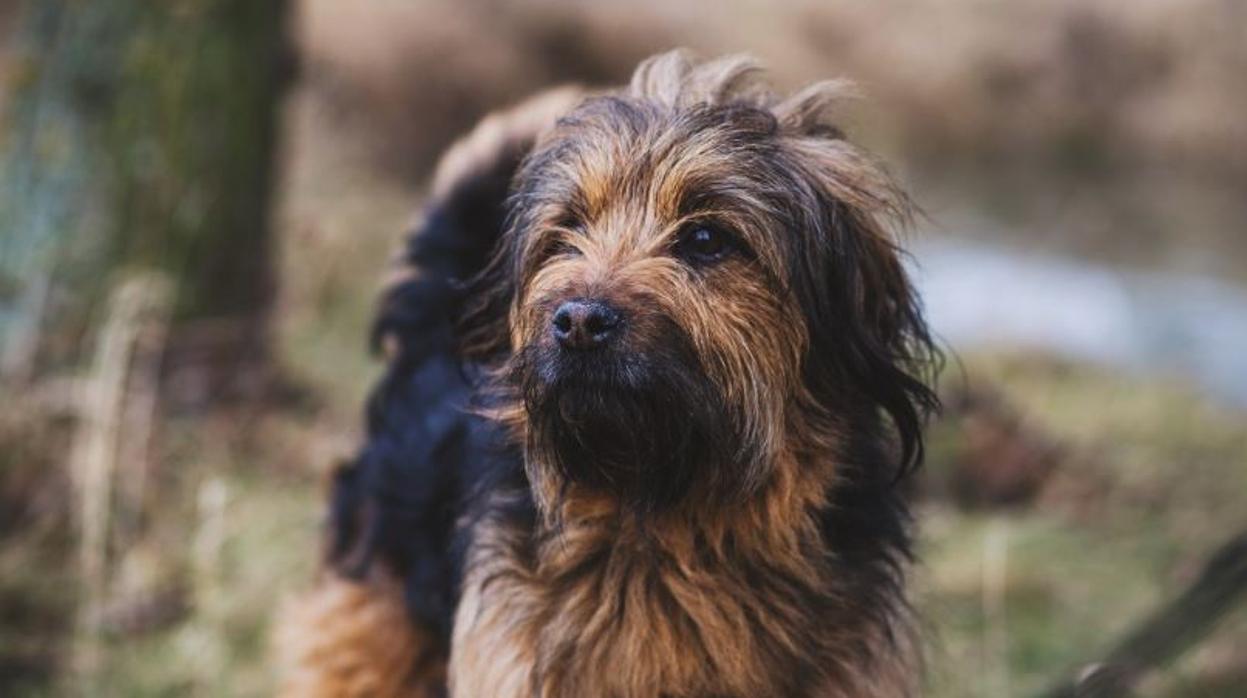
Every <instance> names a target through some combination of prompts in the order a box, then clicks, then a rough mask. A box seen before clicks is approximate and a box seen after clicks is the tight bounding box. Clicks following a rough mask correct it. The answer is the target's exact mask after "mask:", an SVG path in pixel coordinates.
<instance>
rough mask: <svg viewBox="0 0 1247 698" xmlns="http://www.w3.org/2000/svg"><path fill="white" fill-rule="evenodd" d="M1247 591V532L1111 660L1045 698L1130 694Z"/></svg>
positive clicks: (1111, 654) (1122, 644)
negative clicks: (1137, 684)
mask: <svg viewBox="0 0 1247 698" xmlns="http://www.w3.org/2000/svg"><path fill="white" fill-rule="evenodd" d="M1245 592H1247V531H1243V532H1240V533H1239V534H1238V535H1237V536H1235V537H1234V538H1233V539H1232V540H1230V542H1228V543H1226V544H1225V545H1223V546H1222V547H1221V548H1220V549H1218V550H1217V552H1216V553H1214V554H1213V556H1212V559H1211V560H1210V561H1209V562H1208V565H1207V566H1206V567H1204V570H1203V572H1202V573H1201V574H1200V576H1199V579H1197V580H1196V581H1195V583H1194V584H1192V585H1191V586H1190V587H1189V588H1187V590H1186V591H1185V592H1184V593H1183V594H1182V595H1181V596H1179V597H1178V598H1177V599H1175V600H1173V601H1172V602H1170V603H1169V604H1167V605H1166V606H1163V607H1162V608H1160V609H1159V610H1158V611H1156V612H1155V613H1154V614H1152V616H1151V617H1149V618H1148V619H1146V620H1145V621H1143V623H1142V624H1140V625H1139V626H1138V627H1137V628H1135V630H1134V631H1133V632H1131V633H1129V634H1128V635H1127V636H1126V637H1125V639H1123V640H1122V641H1121V642H1120V643H1119V644H1118V645H1117V647H1116V648H1115V649H1113V650H1112V651H1111V652H1109V654H1108V656H1107V658H1105V659H1104V660H1102V661H1100V662H1096V663H1093V664H1090V665H1087V666H1086V667H1085V668H1084V669H1083V670H1082V671H1081V672H1080V675H1079V676H1078V677H1077V678H1075V679H1067V680H1065V681H1064V682H1062V683H1061V684H1059V685H1057V686H1056V687H1054V688H1052V689H1051V690H1049V691H1048V692H1047V693H1046V694H1044V695H1045V696H1046V697H1047V698H1101V697H1107V696H1121V695H1127V694H1128V693H1129V691H1130V689H1131V688H1132V687H1133V686H1134V685H1135V684H1136V683H1138V681H1139V680H1140V679H1141V678H1143V676H1144V675H1145V674H1147V673H1148V672H1149V671H1152V670H1154V669H1157V668H1159V667H1161V666H1163V665H1165V664H1167V663H1168V662H1170V661H1172V660H1173V659H1175V658H1177V657H1178V656H1179V655H1181V654H1182V653H1183V652H1185V651H1186V650H1187V649H1189V648H1191V647H1192V646H1194V645H1195V644H1196V643H1198V642H1199V641H1200V640H1201V639H1202V638H1203V637H1204V636H1205V635H1207V634H1208V633H1209V632H1210V631H1211V630H1212V628H1213V626H1214V625H1215V624H1216V622H1217V620H1219V619H1220V618H1221V617H1223V616H1224V615H1225V614H1226V612H1227V611H1229V610H1230V609H1231V608H1232V607H1233V606H1234V604H1236V603H1238V602H1239V601H1240V600H1241V599H1242V597H1243V596H1244V594H1245Z"/></svg>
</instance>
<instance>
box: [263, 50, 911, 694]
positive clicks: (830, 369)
mask: <svg viewBox="0 0 1247 698" xmlns="http://www.w3.org/2000/svg"><path fill="white" fill-rule="evenodd" d="M843 91H844V86H843V84H841V83H837V82H829V83H821V84H816V85H813V86H811V87H809V88H807V89H805V90H802V91H800V92H798V93H796V94H794V95H792V96H791V97H788V98H779V97H777V96H775V95H774V94H773V93H771V92H770V91H769V90H768V89H766V88H765V86H763V85H762V84H760V83H759V81H758V79H757V70H756V69H755V66H754V65H753V64H752V63H751V62H750V61H748V60H745V59H739V58H730V59H723V60H718V61H712V62H707V63H701V64H697V63H694V62H692V61H690V60H689V59H688V58H687V57H686V56H685V55H684V54H682V53H679V52H676V53H670V54H665V55H661V56H657V57H655V58H652V59H650V60H648V61H646V62H644V63H643V64H641V66H640V67H639V68H638V69H637V71H636V73H635V75H634V76H633V78H632V81H631V84H630V85H629V86H627V87H626V88H623V89H620V90H618V91H614V92H607V93H602V94H597V95H589V94H586V93H582V92H578V91H575V90H562V91H556V92H552V93H548V94H546V95H543V96H541V97H539V98H537V99H535V100H533V101H530V102H528V103H526V104H523V105H521V106H520V107H518V108H516V109H513V110H511V111H509V112H504V113H500V114H496V115H493V116H491V117H489V118H488V119H486V120H485V121H484V122H483V123H482V124H481V125H480V126H479V127H477V129H476V130H475V131H474V132H473V133H472V134H471V135H469V136H468V137H467V138H466V139H464V140H463V141H462V142H461V143H459V144H457V145H456V146H455V147H454V148H453V149H452V150H451V151H450V152H449V153H448V154H447V156H446V158H445V159H444V161H443V163H442V165H441V166H440V169H439V172H438V175H437V178H436V180H435V186H434V192H433V196H432V202H431V204H430V206H429V208H428V211H427V215H426V216H425V219H424V221H423V223H422V224H421V225H420V227H419V229H418V230H417V232H416V233H415V234H414V235H413V236H412V237H411V239H410V241H409V243H408V246H407V248H406V250H405V255H404V259H403V262H404V271H403V272H402V273H401V274H400V278H398V279H397V280H396V281H395V282H394V283H393V284H392V285H391V286H390V288H389V290H388V292H387V294H386V296H385V298H384V301H383V304H382V308H381V311H380V315H379V318H378V321H377V325H376V341H377V343H378V345H379V346H380V347H382V348H383V349H384V351H385V352H386V354H387V356H388V370H387V372H386V374H385V376H384V378H383V379H382V380H381V382H380V385H379V386H378V387H377V388H376V391H375V393H374V394H373V396H372V399H371V401H370V403H369V406H368V439H367V441H366V443H365V444H364V446H363V448H362V450H361V452H360V453H359V455H358V457H357V458H356V459H355V460H354V461H353V462H352V463H350V464H348V465H347V466H345V467H344V468H342V469H341V470H340V472H339V473H338V474H337V476H336V479H335V481H334V483H333V494H332V530H331V533H332V535H331V542H330V546H329V550H328V560H329V563H330V565H329V569H328V570H327V571H326V573H325V579H324V580H323V581H322V582H321V584H320V585H319V586H318V588H317V589H316V590H314V591H313V592H312V593H311V594H310V595H309V596H307V597H306V598H304V599H302V600H300V601H299V602H298V603H296V604H294V605H293V606H292V608H291V609H290V615H289V617H288V618H287V619H286V622H285V632H284V638H283V641H282V642H283V647H284V651H285V656H286V660H287V666H288V670H287V675H286V678H285V684H284V690H285V691H286V692H287V694H288V695H292V696H294V695H297V696H364V695H375V696H391V695H403V696H434V695H444V694H449V695H452V696H458V697H463V696H466V697H475V698H479V697H488V698H494V697H509V696H550V697H554V696H560V697H561V696H602V697H608V698H609V697H616V696H618V697H625V696H670V697H677V696H678V697H689V698H692V697H710V696H719V697H726V696H740V697H743V696H843V697H855V698H860V697H862V696H901V695H909V694H912V693H914V692H915V691H916V690H917V685H918V681H917V677H918V673H919V671H918V666H917V664H918V656H917V654H918V653H917V651H916V649H915V642H914V637H913V632H912V622H911V618H910V613H909V610H908V606H907V604H906V601H905V596H904V573H905V566H906V564H907V562H908V559H909V555H910V537H909V533H908V523H909V522H908V515H907V509H906V505H905V502H904V499H903V496H902V494H901V493H900V492H898V489H897V486H896V485H897V482H898V479H899V478H900V477H901V476H903V475H904V474H905V473H906V472H908V471H909V470H911V469H912V468H914V467H915V466H916V465H917V464H918V463H919V462H920V460H921V457H922V437H921V427H922V422H923V419H924V417H925V415H926V414H927V413H928V411H929V410H930V409H932V408H933V407H934V405H935V398H934V396H933V394H932V392H931V390H930V389H929V387H928V385H929V378H928V376H929V374H930V372H931V371H930V369H931V368H932V366H933V364H934V358H935V352H934V351H933V349H932V345H931V342H930V340H929V338H928V333H927V330H926V328H925V326H924V323H923V319H922V316H921V313H920V309H919V305H918V302H917V300H916V298H915V295H914V292H913V289H912V288H911V286H910V283H909V281H908V280H907V278H906V274H905V270H904V268H903V266H902V264H901V260H900V258H899V253H898V249H897V247H896V243H895V242H894V241H893V238H892V236H891V234H890V231H889V226H890V225H891V224H893V223H896V222H898V221H900V220H903V219H904V218H905V217H906V214H907V203H906V199H905V197H904V196H903V195H902V194H901V193H899V192H898V191H897V189H896V188H895V187H894V186H893V185H892V183H891V181H890V180H889V179H888V177H887V176H886V175H885V174H884V172H883V171H881V169H880V168H879V167H878V166H877V165H876V164H875V163H874V162H873V161H872V159H871V158H869V157H868V156H867V155H866V154H864V153H863V152H862V151H860V150H858V149H857V148H855V147H853V146H852V145H850V144H849V143H848V142H846V141H845V139H844V137H843V134H842V133H841V131H840V130H839V129H838V128H837V127H836V126H835V125H834V124H833V123H832V122H831V121H830V120H829V117H830V112H831V111H832V109H833V107H834V106H835V105H836V103H837V99H838V97H839V96H840V95H841V94H842V93H843Z"/></svg>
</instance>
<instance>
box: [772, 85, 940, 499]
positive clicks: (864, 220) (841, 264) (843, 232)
mask: <svg viewBox="0 0 1247 698" xmlns="http://www.w3.org/2000/svg"><path fill="white" fill-rule="evenodd" d="M844 89H845V86H844V84H842V83H823V84H821V85H815V86H813V87H811V88H809V89H807V90H805V91H803V92H801V93H799V94H798V95H796V96H795V97H793V98H792V99H790V100H788V101H787V102H784V103H782V104H780V105H779V106H778V107H777V108H776V116H777V118H778V119H779V121H780V124H781V127H782V128H783V131H784V133H785V144H786V147H785V148H784V151H785V154H786V157H788V158H790V163H789V165H790V166H789V167H788V168H787V169H788V170H789V171H790V172H793V173H795V176H796V181H794V182H792V186H793V189H794V191H795V192H796V194H797V197H796V201H794V205H793V206H792V211H791V215H792V216H793V218H794V220H793V224H794V226H796V227H798V228H800V229H801V230H800V232H801V234H799V235H797V236H795V237H796V239H795V244H794V247H793V254H792V256H791V258H792V263H791V266H792V270H791V271H792V274H791V276H792V283H793V291H794V293H795V294H796V295H797V298H798V301H799V302H800V303H801V305H802V309H803V311H804V313H805V315H806V318H807V322H808V331H809V337H810V354H809V356H808V357H807V359H806V366H805V370H806V381H807V385H808V386H810V388H811V390H812V391H813V393H814V397H815V398H816V399H817V400H819V401H820V402H822V403H823V404H824V405H827V406H832V405H834V406H835V407H836V409H835V412H837V413H839V414H846V413H847V414H856V415H857V417H858V418H861V419H865V420H868V421H875V420H877V418H878V415H879V414H880V413H882V414H884V415H886V416H887V418H888V419H889V421H890V422H891V424H892V426H893V427H894V428H895V431H896V435H897V437H898V440H899V443H900V454H899V456H900V467H899V471H898V475H899V474H903V473H905V472H907V471H909V470H911V469H913V468H915V467H917V465H918V464H920V462H921V460H922V455H923V441H922V425H923V422H924V420H925V418H926V416H927V414H928V413H929V412H930V411H932V410H933V409H935V408H936V407H937V405H938V400H937V398H936V395H935V393H934V392H933V390H932V388H931V387H930V383H931V380H932V378H933V374H934V372H935V369H936V368H937V365H938V362H939V352H938V350H937V349H936V348H935V346H934V344H933V342H932V340H931V338H930V334H929V332H928V330H927V326H926V323H925V321H924V319H923V315H922V308H921V303H920V301H919V298H918V296H917V294H916V292H915V290H914V288H913V286H912V284H911V283H910V280H909V276H908V274H907V272H906V270H905V266H904V264H903V263H902V252H901V250H900V249H899V247H898V246H897V244H896V242H895V240H894V238H893V231H894V229H896V228H898V227H902V226H904V225H906V224H907V223H908V221H909V220H910V217H911V210H912V208H911V205H910V202H909V200H908V198H907V197H906V196H905V195H904V193H903V192H902V191H901V190H900V189H899V188H898V187H897V186H896V185H895V184H894V182H893V181H892V180H891V178H890V177H889V176H888V175H887V173H886V172H885V171H884V169H883V168H882V167H881V166H880V165H879V164H878V163H876V162H875V161H874V160H873V159H872V158H871V157H870V156H868V155H867V154H866V153H864V152H863V151H861V150H860V149H858V148H856V147H854V146H853V145H851V144H850V143H849V142H848V141H846V140H845V139H844V137H843V134H842V133H841V132H840V130H839V129H838V128H836V127H835V126H834V125H832V124H831V123H830V121H829V119H828V111H829V108H830V107H831V106H832V105H834V103H835V102H836V100H837V98H838V97H840V96H841V95H843V93H844ZM863 403H864V404H865V406H866V408H867V409H866V410H858V406H859V405H862V404H863Z"/></svg>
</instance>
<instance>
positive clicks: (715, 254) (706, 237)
mask: <svg viewBox="0 0 1247 698" xmlns="http://www.w3.org/2000/svg"><path fill="white" fill-rule="evenodd" d="M737 249H738V243H737V241H736V237H735V236H733V235H732V234H731V233H728V232H726V231H724V230H723V229H721V228H718V227H716V226H714V225H710V224H707V223H692V224H690V225H688V226H686V227H685V228H684V229H683V230H681V231H680V236H679V237H678V238H677V239H676V241H675V248H674V250H675V254H676V256H678V257H679V258H680V259H683V260H684V261H685V262H688V263H689V264H692V265H694V266H706V265H708V264H713V263H714V262H717V261H719V260H721V259H723V258H724V257H727V256H728V255H730V254H731V253H733V252H735V251H736V250H737Z"/></svg>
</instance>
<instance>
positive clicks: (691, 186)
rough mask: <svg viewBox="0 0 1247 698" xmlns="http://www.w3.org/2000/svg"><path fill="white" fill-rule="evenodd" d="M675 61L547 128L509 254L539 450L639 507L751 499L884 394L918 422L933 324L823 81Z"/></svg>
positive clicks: (518, 376)
mask: <svg viewBox="0 0 1247 698" xmlns="http://www.w3.org/2000/svg"><path fill="white" fill-rule="evenodd" d="M665 60H667V61H668V64H666V65H663V64H661V63H660V64H657V65H649V66H643V67H642V68H641V69H640V71H639V72H638V76H637V78H635V79H634V83H633V87H632V90H631V92H630V93H628V94H627V95H624V96H615V97H603V98H598V99H594V100H591V101H589V102H587V103H585V104H584V105H582V106H581V107H579V108H578V109H577V110H575V111H574V112H573V113H571V114H570V115H568V116H566V117H565V118H564V119H562V120H561V121H560V122H559V124H558V125H557V127H556V128H554V130H553V131H552V132H551V133H549V134H548V135H547V136H546V137H545V138H544V139H543V140H542V141H541V142H540V143H539V144H538V146H537V147H536V149H535V150H534V152H533V153H532V154H531V155H530V156H529V158H528V160H527V162H526V164H525V166H524V167H523V168H522V170H521V172H520V175H519V177H518V179H517V182H516V187H515V192H516V193H515V197H514V199H513V201H514V209H513V211H512V227H511V230H510V234H509V238H508V240H507V246H506V248H505V249H504V250H503V253H502V261H501V262H500V266H501V267H503V268H504V269H505V274H504V276H505V280H504V281H503V282H501V284H500V286H501V287H502V288H505V294H506V295H507V297H508V300H509V306H510V309H509V312H508V314H507V322H506V325H507V329H506V332H507V334H508V336H507V338H506V340H505V343H506V344H507V346H508V347H509V352H508V353H509V355H510V359H509V361H508V362H507V364H506V367H505V369H504V371H505V374H506V377H507V379H508V381H509V383H510V385H511V386H513V387H514V388H515V390H516V391H517V393H516V394H517V395H518V396H519V397H520V398H521V399H522V403H523V415H524V420H525V424H524V430H525V432H526V435H527V442H528V449H529V461H530V465H535V467H538V468H545V469H548V470H550V471H551V472H553V473H554V474H556V475H557V476H558V480H559V481H560V482H561V483H578V484H581V485H585V486H587V487H590V488H593V489H596V490H601V491H605V492H609V493H612V494H614V495H617V496H618V497H620V498H621V499H622V500H623V501H624V502H626V503H628V504H629V505H633V506H636V507H638V508H640V509H642V510H654V509H660V508H665V507H669V506H672V505H674V504H676V503H678V502H679V501H681V500H682V499H683V498H685V497H686V496H688V495H689V494H690V493H693V492H696V493H699V494H700V495H701V496H702V497H729V498H730V497H740V496H747V495H748V494H749V493H750V492H753V491H755V490H757V489H758V488H759V487H761V486H762V485H764V484H765V482H766V481H767V478H768V477H769V475H770V474H771V471H772V469H773V468H775V467H778V466H777V465H776V464H777V463H779V462H781V460H785V459H784V458H783V456H784V455H785V454H789V455H792V454H794V453H800V452H808V451H815V450H819V449H825V448H827V447H829V446H831V445H832V444H831V443H830V442H831V441H834V439H835V435H836V434H837V433H839V432H840V431H842V430H844V429H849V428H854V426H855V424H856V423H857V422H863V425H862V426H863V428H873V425H874V424H875V421H876V419H877V415H878V413H879V412H880V408H882V409H883V410H885V411H888V412H889V413H891V414H892V419H893V421H894V422H895V423H896V424H897V426H898V427H900V429H901V431H902V432H903V434H902V435H903V436H904V437H905V438H910V437H909V436H908V435H906V434H905V433H904V432H905V430H906V429H907V428H908V427H909V426H910V425H909V424H908V423H907V422H906V420H907V419H910V418H912V417H914V416H915V415H913V414H912V413H911V412H912V410H913V396H912V395H911V391H912V390H914V385H917V386H920V385H921V384H920V383H917V382H916V380H915V379H913V378H910V375H909V373H907V372H906V368H905V364H906V363H907V362H908V361H909V360H910V357H911V356H912V354H911V350H910V348H909V347H910V344H911V342H912V340H913V339H915V337H916V338H917V339H918V340H919V341H924V340H925V334H924V332H923V330H922V327H921V321H920V318H919V316H918V314H917V311H916V309H915V306H914V303H913V300H912V297H911V294H910V291H909V287H908V284H907V282H906V280H905V276H904V273H903V271H902V269H901V266H900V264H899V262H898V260H897V258H896V253H895V251H894V248H893V247H892V245H891V243H890V242H889V241H888V239H887V238H886V237H885V236H884V231H883V229H882V228H881V227H880V225H881V224H880V221H879V218H880V217H881V216H883V215H885V214H887V213H890V212H892V211H893V210H894V209H895V208H896V207H897V206H898V205H899V203H900V199H899V198H898V196H897V195H896V193H895V192H894V190H893V189H891V187H890V186H889V185H888V183H887V180H886V178H884V177H882V176H881V175H880V174H879V172H878V171H877V170H876V169H874V168H873V167H872V166H871V165H870V163H869V162H868V161H867V160H866V159H864V158H863V157H862V156H861V155H860V154H858V153H857V151H855V150H853V149H852V148H851V147H850V146H848V145H847V144H845V143H844V141H843V140H841V139H840V138H839V135H838V133H835V132H832V131H830V130H828V129H827V127H826V126H825V125H823V124H820V123H819V122H818V121H817V120H816V119H814V117H813V115H812V114H811V113H809V112H812V111H813V110H814V105H815V103H816V102H817V103H820V104H824V105H825V103H826V101H827V95H826V94H811V95H809V96H805V97H803V98H801V99H798V100H796V101H794V102H793V103H791V104H789V105H786V106H785V105H777V104H772V103H769V102H767V101H766V99H765V98H763V97H760V96H756V95H755V96H754V97H753V98H751V99H746V98H745V97H744V96H742V95H740V94H734V93H732V92H731V91H730V90H729V88H730V87H731V84H730V83H734V82H735V83H740V82H742V79H743V78H744V77H745V76H746V75H747V67H746V66H744V65H743V64H732V65H727V66H726V67H725V66H723V65H719V66H718V67H717V68H716V69H714V70H711V69H709V68H707V67H705V66H703V67H702V68H701V69H700V70H701V73H702V74H701V75H700V76H699V75H698V72H697V71H698V69H692V68H689V67H688V66H687V64H684V63H680V62H679V61H678V59H677V58H671V57H667V58H666V59H665ZM712 66H713V64H712ZM647 71H648V72H647ZM737 87H739V85H738V86H737ZM711 93H713V94H711ZM708 95H709V96H708ZM714 95H717V97H715V96H714ZM907 381H914V384H913V385H910V384H909V383H908V382H907ZM871 382H875V383H876V384H875V385H871V384H870V383H871ZM884 383H888V385H883V384H884ZM906 410H910V411H911V412H906ZM895 411H899V412H901V414H899V415H898V414H897V413H896V412H895ZM786 460H789V461H791V460H793V459H791V458H789V459H786Z"/></svg>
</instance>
